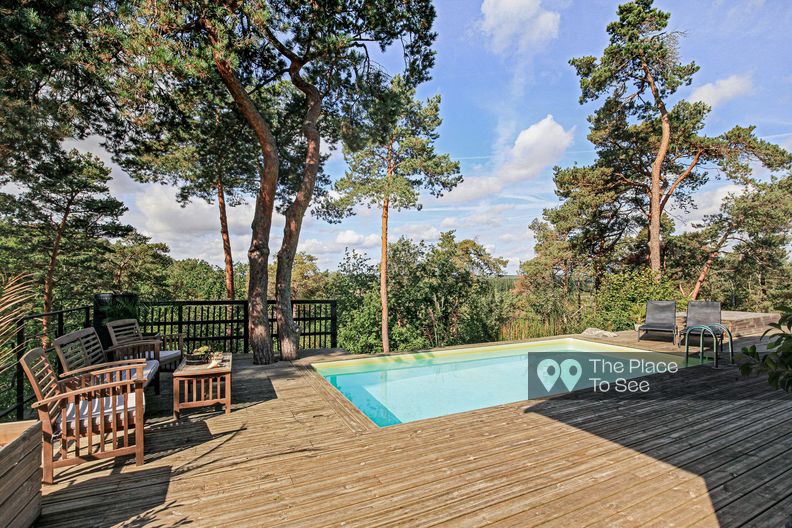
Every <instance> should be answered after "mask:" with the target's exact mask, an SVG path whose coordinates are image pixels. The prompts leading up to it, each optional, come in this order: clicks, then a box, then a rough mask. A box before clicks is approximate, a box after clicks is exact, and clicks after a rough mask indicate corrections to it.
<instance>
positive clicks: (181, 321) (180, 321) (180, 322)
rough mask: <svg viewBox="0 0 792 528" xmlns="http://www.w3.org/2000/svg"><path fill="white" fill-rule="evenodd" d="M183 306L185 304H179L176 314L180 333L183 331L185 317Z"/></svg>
mask: <svg viewBox="0 0 792 528" xmlns="http://www.w3.org/2000/svg"><path fill="white" fill-rule="evenodd" d="M183 307H184V306H183V305H182V304H179V306H178V308H179V309H178V310H177V315H176V325H177V326H176V328H178V333H180V334H181V333H183V331H182V327H183V325H184V317H183V314H182V308H183Z"/></svg>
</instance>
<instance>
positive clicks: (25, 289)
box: [0, 273, 35, 374]
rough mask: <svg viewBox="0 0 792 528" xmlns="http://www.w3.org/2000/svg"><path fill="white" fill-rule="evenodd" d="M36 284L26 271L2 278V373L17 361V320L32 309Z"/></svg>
mask: <svg viewBox="0 0 792 528" xmlns="http://www.w3.org/2000/svg"><path fill="white" fill-rule="evenodd" d="M34 286H35V284H34V280H33V277H32V276H31V275H29V274H26V273H20V274H17V275H12V276H10V277H7V278H5V277H2V278H0V374H1V373H3V372H5V371H6V370H7V369H9V368H11V367H13V366H14V365H15V364H16V362H17V354H16V352H17V347H16V345H15V343H14V337H15V336H16V331H17V322H18V321H19V320H20V318H22V317H23V316H24V315H26V314H27V313H28V312H29V310H30V303H31V300H32V299H33V295H34Z"/></svg>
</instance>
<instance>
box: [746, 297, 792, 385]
mask: <svg viewBox="0 0 792 528" xmlns="http://www.w3.org/2000/svg"><path fill="white" fill-rule="evenodd" d="M769 326H770V327H771V329H768V330H767V331H765V333H764V334H763V335H762V339H764V338H765V337H767V336H768V334H770V332H771V331H772V330H775V331H776V332H775V333H772V334H770V338H771V341H770V342H769V343H768V344H767V350H768V352H767V354H765V355H762V354H760V353H759V351H757V349H756V345H751V346H750V347H749V348H743V349H742V353H743V355H744V357H745V358H746V359H747V361H746V362H744V363H742V364H741V365H740V373H741V374H742V375H743V376H749V375H751V374H758V373H765V374H767V378H768V383H769V384H770V386H771V387H773V388H774V389H781V390H783V391H786V392H792V309H790V308H784V309H782V314H781V318H780V319H779V321H778V323H773V324H771V325H769Z"/></svg>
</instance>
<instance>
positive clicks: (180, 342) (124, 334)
mask: <svg viewBox="0 0 792 528" xmlns="http://www.w3.org/2000/svg"><path fill="white" fill-rule="evenodd" d="M106 326H107V331H108V333H109V334H110V340H111V341H112V342H113V346H114V347H116V346H121V345H127V346H129V345H132V344H135V345H137V346H140V347H143V348H145V349H146V350H147V357H148V358H149V359H153V358H154V354H155V351H157V352H158V353H159V357H158V359H159V362H160V371H164V372H168V371H173V370H175V369H176V367H178V366H179V363H180V362H181V357H182V350H183V349H184V334H154V335H146V334H144V333H142V332H141V331H140V325H139V324H138V322H137V319H119V320H118V321H110V322H109V323H107V325H106Z"/></svg>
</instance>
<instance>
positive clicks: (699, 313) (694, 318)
mask: <svg viewBox="0 0 792 528" xmlns="http://www.w3.org/2000/svg"><path fill="white" fill-rule="evenodd" d="M700 326H707V327H709V332H708V333H711V334H712V335H714V336H715V340H716V341H717V343H713V344H712V348H713V349H714V348H715V346H716V345H718V344H719V345H720V350H721V352H722V351H723V335H724V331H723V326H722V324H721V303H719V302H717V301H690V302H689V303H688V306H687V318H686V319H685V328H683V329H682V331H681V332H680V336H681V335H682V334H685V335H686V336H687V333H688V332H687V330H688V329H690V328H694V327H700ZM701 339H702V340H703V339H704V333H701ZM685 342H686V343H687V337H685ZM680 344H681V339H680Z"/></svg>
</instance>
